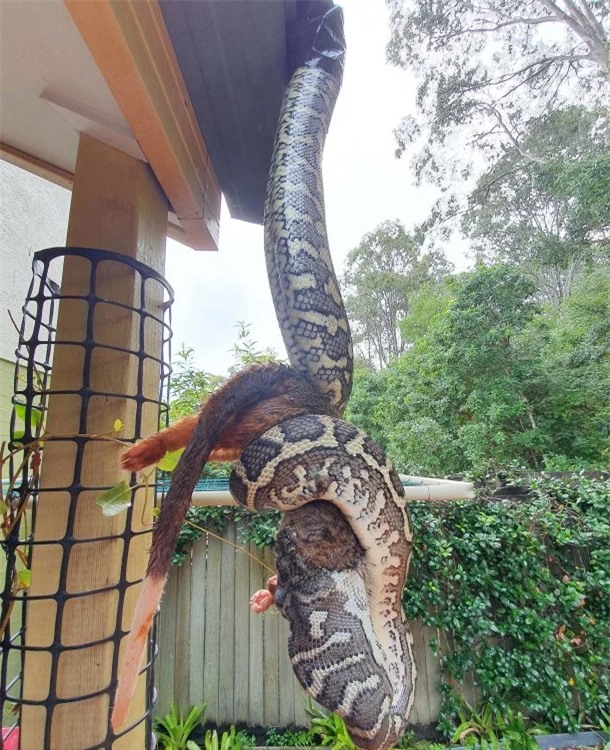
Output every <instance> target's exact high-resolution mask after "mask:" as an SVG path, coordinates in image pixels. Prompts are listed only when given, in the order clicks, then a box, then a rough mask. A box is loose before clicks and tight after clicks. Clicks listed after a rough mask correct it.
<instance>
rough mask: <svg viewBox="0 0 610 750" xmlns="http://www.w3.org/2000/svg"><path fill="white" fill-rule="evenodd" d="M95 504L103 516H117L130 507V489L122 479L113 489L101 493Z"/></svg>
mask: <svg viewBox="0 0 610 750" xmlns="http://www.w3.org/2000/svg"><path fill="white" fill-rule="evenodd" d="M95 504H96V505H97V506H99V507H100V508H101V509H102V514H103V515H105V516H108V517H112V516H117V515H118V514H119V513H122V512H123V511H124V510H127V508H129V506H130V505H131V487H130V486H129V485H128V484H127V482H126V481H125V480H124V479H123V480H122V481H121V482H119V483H118V484H115V485H114V487H111V488H110V489H109V490H105V492H102V494H101V495H100V496H99V497H98V499H97V500H96V501H95Z"/></svg>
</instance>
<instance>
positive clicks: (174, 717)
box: [154, 703, 206, 750]
mask: <svg viewBox="0 0 610 750" xmlns="http://www.w3.org/2000/svg"><path fill="white" fill-rule="evenodd" d="M205 709H206V704H205V703H202V704H201V705H199V706H191V707H190V708H189V710H188V713H187V715H186V716H183V715H182V710H181V709H180V708H179V706H177V705H175V704H174V705H173V706H172V707H171V708H170V710H169V713H168V714H167V715H166V716H163V717H161V718H160V719H155V721H154V731H155V734H156V736H157V740H158V741H159V747H160V748H161V750H198V746H197V745H196V744H195V743H194V742H193V741H192V740H189V737H190V736H191V734H192V733H193V730H194V729H195V728H196V727H197V725H198V724H200V723H201V721H202V720H203V714H204V712H205Z"/></svg>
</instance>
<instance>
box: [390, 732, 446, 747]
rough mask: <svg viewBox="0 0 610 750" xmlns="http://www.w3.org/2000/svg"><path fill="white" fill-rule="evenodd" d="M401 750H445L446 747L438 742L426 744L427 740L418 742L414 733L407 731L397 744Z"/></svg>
mask: <svg viewBox="0 0 610 750" xmlns="http://www.w3.org/2000/svg"><path fill="white" fill-rule="evenodd" d="M398 747H399V748H400V749H401V750H447V745H443V744H441V743H439V742H428V740H418V739H417V737H416V736H415V732H413V731H410V730H407V731H406V732H405V733H404V734H403V735H402V737H401V738H400V740H399V742H398Z"/></svg>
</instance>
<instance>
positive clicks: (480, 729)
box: [451, 702, 500, 748]
mask: <svg viewBox="0 0 610 750" xmlns="http://www.w3.org/2000/svg"><path fill="white" fill-rule="evenodd" d="M459 718H460V725H459V726H458V727H457V729H456V730H455V732H454V734H453V736H452V737H451V742H458V743H460V744H462V745H466V746H467V747H470V746H472V745H481V746H482V745H483V743H486V744H487V746H488V747H491V748H497V747H499V745H500V741H499V738H498V734H497V728H498V727H497V713H496V711H494V709H493V708H492V707H491V706H489V705H487V706H484V707H483V708H482V709H481V711H480V712H479V713H477V712H476V711H475V710H474V709H473V708H472V707H471V706H469V705H468V704H467V703H466V702H464V703H463V707H462V708H460V710H459Z"/></svg>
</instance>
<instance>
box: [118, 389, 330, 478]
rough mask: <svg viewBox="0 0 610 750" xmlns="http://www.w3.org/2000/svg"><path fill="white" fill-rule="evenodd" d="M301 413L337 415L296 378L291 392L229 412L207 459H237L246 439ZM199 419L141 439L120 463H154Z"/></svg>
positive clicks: (131, 467) (179, 444)
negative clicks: (234, 412) (233, 412)
mask: <svg viewBox="0 0 610 750" xmlns="http://www.w3.org/2000/svg"><path fill="white" fill-rule="evenodd" d="M232 382H233V381H232V380H229V381H228V382H227V383H226V384H225V385H224V386H222V388H221V389H219V391H218V392H217V393H219V394H220V393H222V392H224V390H225V388H227V386H228V385H229V384H230V383H232ZM208 401H209V399H208V400H206V401H205V402H204V404H203V405H202V409H205V408H206V405H207V404H208ZM301 414H329V415H331V416H332V415H334V416H337V415H336V414H335V413H334V411H333V410H332V409H331V408H330V406H329V404H328V401H327V400H326V398H325V397H324V396H321V395H320V394H319V393H318V392H317V391H312V390H311V389H310V388H309V386H305V384H304V383H303V381H301V380H300V379H296V378H295V379H294V382H293V383H292V388H291V390H290V392H287V393H283V394H281V395H279V396H271V397H269V398H267V399H265V400H264V401H261V402H259V403H256V404H253V405H251V406H248V407H246V408H244V409H242V410H240V411H238V412H237V413H236V414H233V415H230V416H229V417H228V419H227V423H226V425H225V426H224V428H223V430H222V432H221V433H220V437H219V438H218V441H217V442H216V444H215V445H214V448H213V449H212V451H211V453H210V456H209V458H208V461H236V460H237V459H238V458H239V455H240V454H241V452H242V450H243V449H244V448H245V446H246V445H247V444H248V443H249V442H251V441H252V440H255V439H256V438H257V437H260V436H261V435H262V434H263V433H264V432H267V430H270V429H271V428H272V427H275V425H277V424H279V423H280V422H284V421H286V420H287V419H291V418H292V417H298V416H300V415H301ZM198 421H199V415H197V414H194V415H192V416H189V417H184V418H183V419H179V420H178V421H177V422H174V423H173V424H171V425H170V426H169V427H166V428H165V429H164V430H161V431H160V432H157V433H156V434H155V435H151V436H150V437H147V438H144V439H143V440H140V441H139V442H138V443H136V444H135V445H134V446H133V448H130V449H129V450H127V451H126V452H125V453H124V454H123V457H122V459H121V466H122V467H123V468H124V469H127V470H128V471H139V470H141V469H144V468H145V467H146V466H151V465H152V464H156V463H157V462H159V461H160V460H161V459H162V458H163V456H164V455H165V454H166V453H170V452H172V451H176V450H179V449H180V448H185V447H186V446H187V445H188V444H189V441H190V439H191V436H192V434H193V431H194V430H195V427H196V426H197V422H198Z"/></svg>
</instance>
